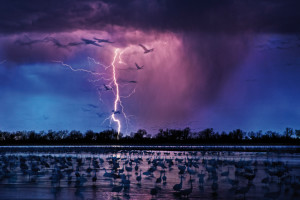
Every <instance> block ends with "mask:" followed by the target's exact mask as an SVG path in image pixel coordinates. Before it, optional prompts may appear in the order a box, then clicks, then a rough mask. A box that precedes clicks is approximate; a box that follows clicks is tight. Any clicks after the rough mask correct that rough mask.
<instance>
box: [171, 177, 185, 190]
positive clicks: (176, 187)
mask: <svg viewBox="0 0 300 200" xmlns="http://www.w3.org/2000/svg"><path fill="white" fill-rule="evenodd" d="M182 179H183V176H181V179H180V183H179V184H175V185H174V186H173V190H175V191H180V190H181V188H182Z"/></svg>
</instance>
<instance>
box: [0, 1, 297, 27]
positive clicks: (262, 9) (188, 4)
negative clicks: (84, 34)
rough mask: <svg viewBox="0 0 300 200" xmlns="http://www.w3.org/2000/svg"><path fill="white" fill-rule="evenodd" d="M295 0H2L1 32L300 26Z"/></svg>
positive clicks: (0, 12)
mask: <svg viewBox="0 0 300 200" xmlns="http://www.w3.org/2000/svg"><path fill="white" fill-rule="evenodd" d="M299 8H300V2H299V1H297V0H290V1H280V0H273V1H272V0H252V1H239V0H224V1H217V0H212V1H193V0H187V1H181V0H162V1H159V0H146V1H139V0H133V1H123V0H115V1H109V0H103V1H95V0H87V1H79V0H73V1H70V0H53V1H47V2H44V1H40V0H29V1H23V0H1V8H0V27H1V29H0V32H1V33H19V32H60V31H72V30H78V29H85V30H103V29H104V28H106V29H109V28H110V26H112V25H117V26H123V27H126V28H130V27H132V28H139V29H145V30H147V29H154V30H166V31H168V30H171V31H182V30H190V31H191V30H197V31H208V32H244V31H254V32H281V33H282V32H283V33H287V32H289V33H290V32H300V27H299V22H300V12H299Z"/></svg>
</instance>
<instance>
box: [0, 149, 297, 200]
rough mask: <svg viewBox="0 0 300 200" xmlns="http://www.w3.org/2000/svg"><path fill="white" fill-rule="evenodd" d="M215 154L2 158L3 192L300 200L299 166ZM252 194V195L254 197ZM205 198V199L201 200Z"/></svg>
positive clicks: (257, 157)
mask: <svg viewBox="0 0 300 200" xmlns="http://www.w3.org/2000/svg"><path fill="white" fill-rule="evenodd" d="M253 154H254V155H246V154H243V153H239V152H225V151H224V152H212V151H207V152H206V151H189V152H188V151H187V152H168V151H142V150H131V151H130V150H122V151H118V152H111V153H109V152H103V153H102V154H99V153H93V152H90V153H82V154H77V153H59V154H57V153H52V154H51V153H48V154H47V153H45V154H41V153H36V154H34V153H21V152H20V153H16V152H13V153H10V154H8V153H2V155H1V156H0V190H1V188H3V187H5V186H6V185H7V184H9V183H10V184H11V183H16V182H18V183H19V184H33V185H34V184H48V185H49V187H51V188H52V192H53V193H54V194H55V195H57V194H58V193H59V191H61V190H62V189H63V188H76V191H75V193H74V195H75V197H81V198H83V199H84V190H82V188H91V189H95V190H99V189H100V190H101V188H102V189H103V190H105V191H106V192H109V193H110V194H111V195H112V196H114V197H117V198H119V197H120V196H121V195H123V197H124V198H127V199H129V198H134V194H139V195H144V198H143V199H147V198H153V199H155V198H160V197H165V196H166V195H168V194H169V195H171V198H200V197H202V198H207V199H210V198H216V199H234V198H238V199H247V198H252V197H259V198H261V197H263V198H266V199H280V198H281V199H286V198H287V197H288V198H294V199H297V198H299V189H300V176H299V174H300V173H299V170H300V169H299V165H298V168H297V165H293V164H289V162H287V161H284V160H282V159H281V157H280V155H278V156H277V157H275V158H276V159H274V156H273V157H267V156H266V155H264V156H263V155H261V154H262V153H253ZM249 191H251V192H249ZM201 195H202V196H201Z"/></svg>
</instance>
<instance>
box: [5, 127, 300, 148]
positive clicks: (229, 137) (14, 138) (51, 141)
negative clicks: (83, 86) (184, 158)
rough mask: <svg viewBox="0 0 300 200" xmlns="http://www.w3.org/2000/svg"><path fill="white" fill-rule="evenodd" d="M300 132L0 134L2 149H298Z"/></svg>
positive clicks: (66, 132)
mask: <svg viewBox="0 0 300 200" xmlns="http://www.w3.org/2000/svg"><path fill="white" fill-rule="evenodd" d="M299 141H300V130H293V129H292V128H286V129H285V131H284V132H283V133H278V132H274V131H267V132H264V133H263V132H262V131H257V132H254V131H250V132H245V131H242V130H241V129H236V130H233V131H230V132H224V131H223V132H216V131H214V129H212V128H208V129H204V130H202V131H198V132H192V131H191V129H190V128H188V127H187V128H185V129H165V130H164V129H160V130H159V131H158V133H157V134H155V135H151V134H148V133H147V131H146V130H144V129H139V130H138V131H137V132H135V133H131V134H130V135H123V134H122V133H120V135H119V136H118V133H117V132H116V131H115V130H105V131H101V132H94V131H92V130H88V131H86V132H85V133H82V132H80V131H76V130H72V131H67V130H62V131H53V130H49V131H48V132H45V131H41V132H35V131H16V132H7V131H0V145H26V144H35V145H68V144H70V145H71V144H72V145H89V144H92V145H96V144H151V145H153V144H186V145H187V144H202V145H205V144H287V145H290V144H291V145H297V144H299Z"/></svg>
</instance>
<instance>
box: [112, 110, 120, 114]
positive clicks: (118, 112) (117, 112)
mask: <svg viewBox="0 0 300 200" xmlns="http://www.w3.org/2000/svg"><path fill="white" fill-rule="evenodd" d="M112 112H113V113H114V114H121V112H120V111H114V110H112Z"/></svg>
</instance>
